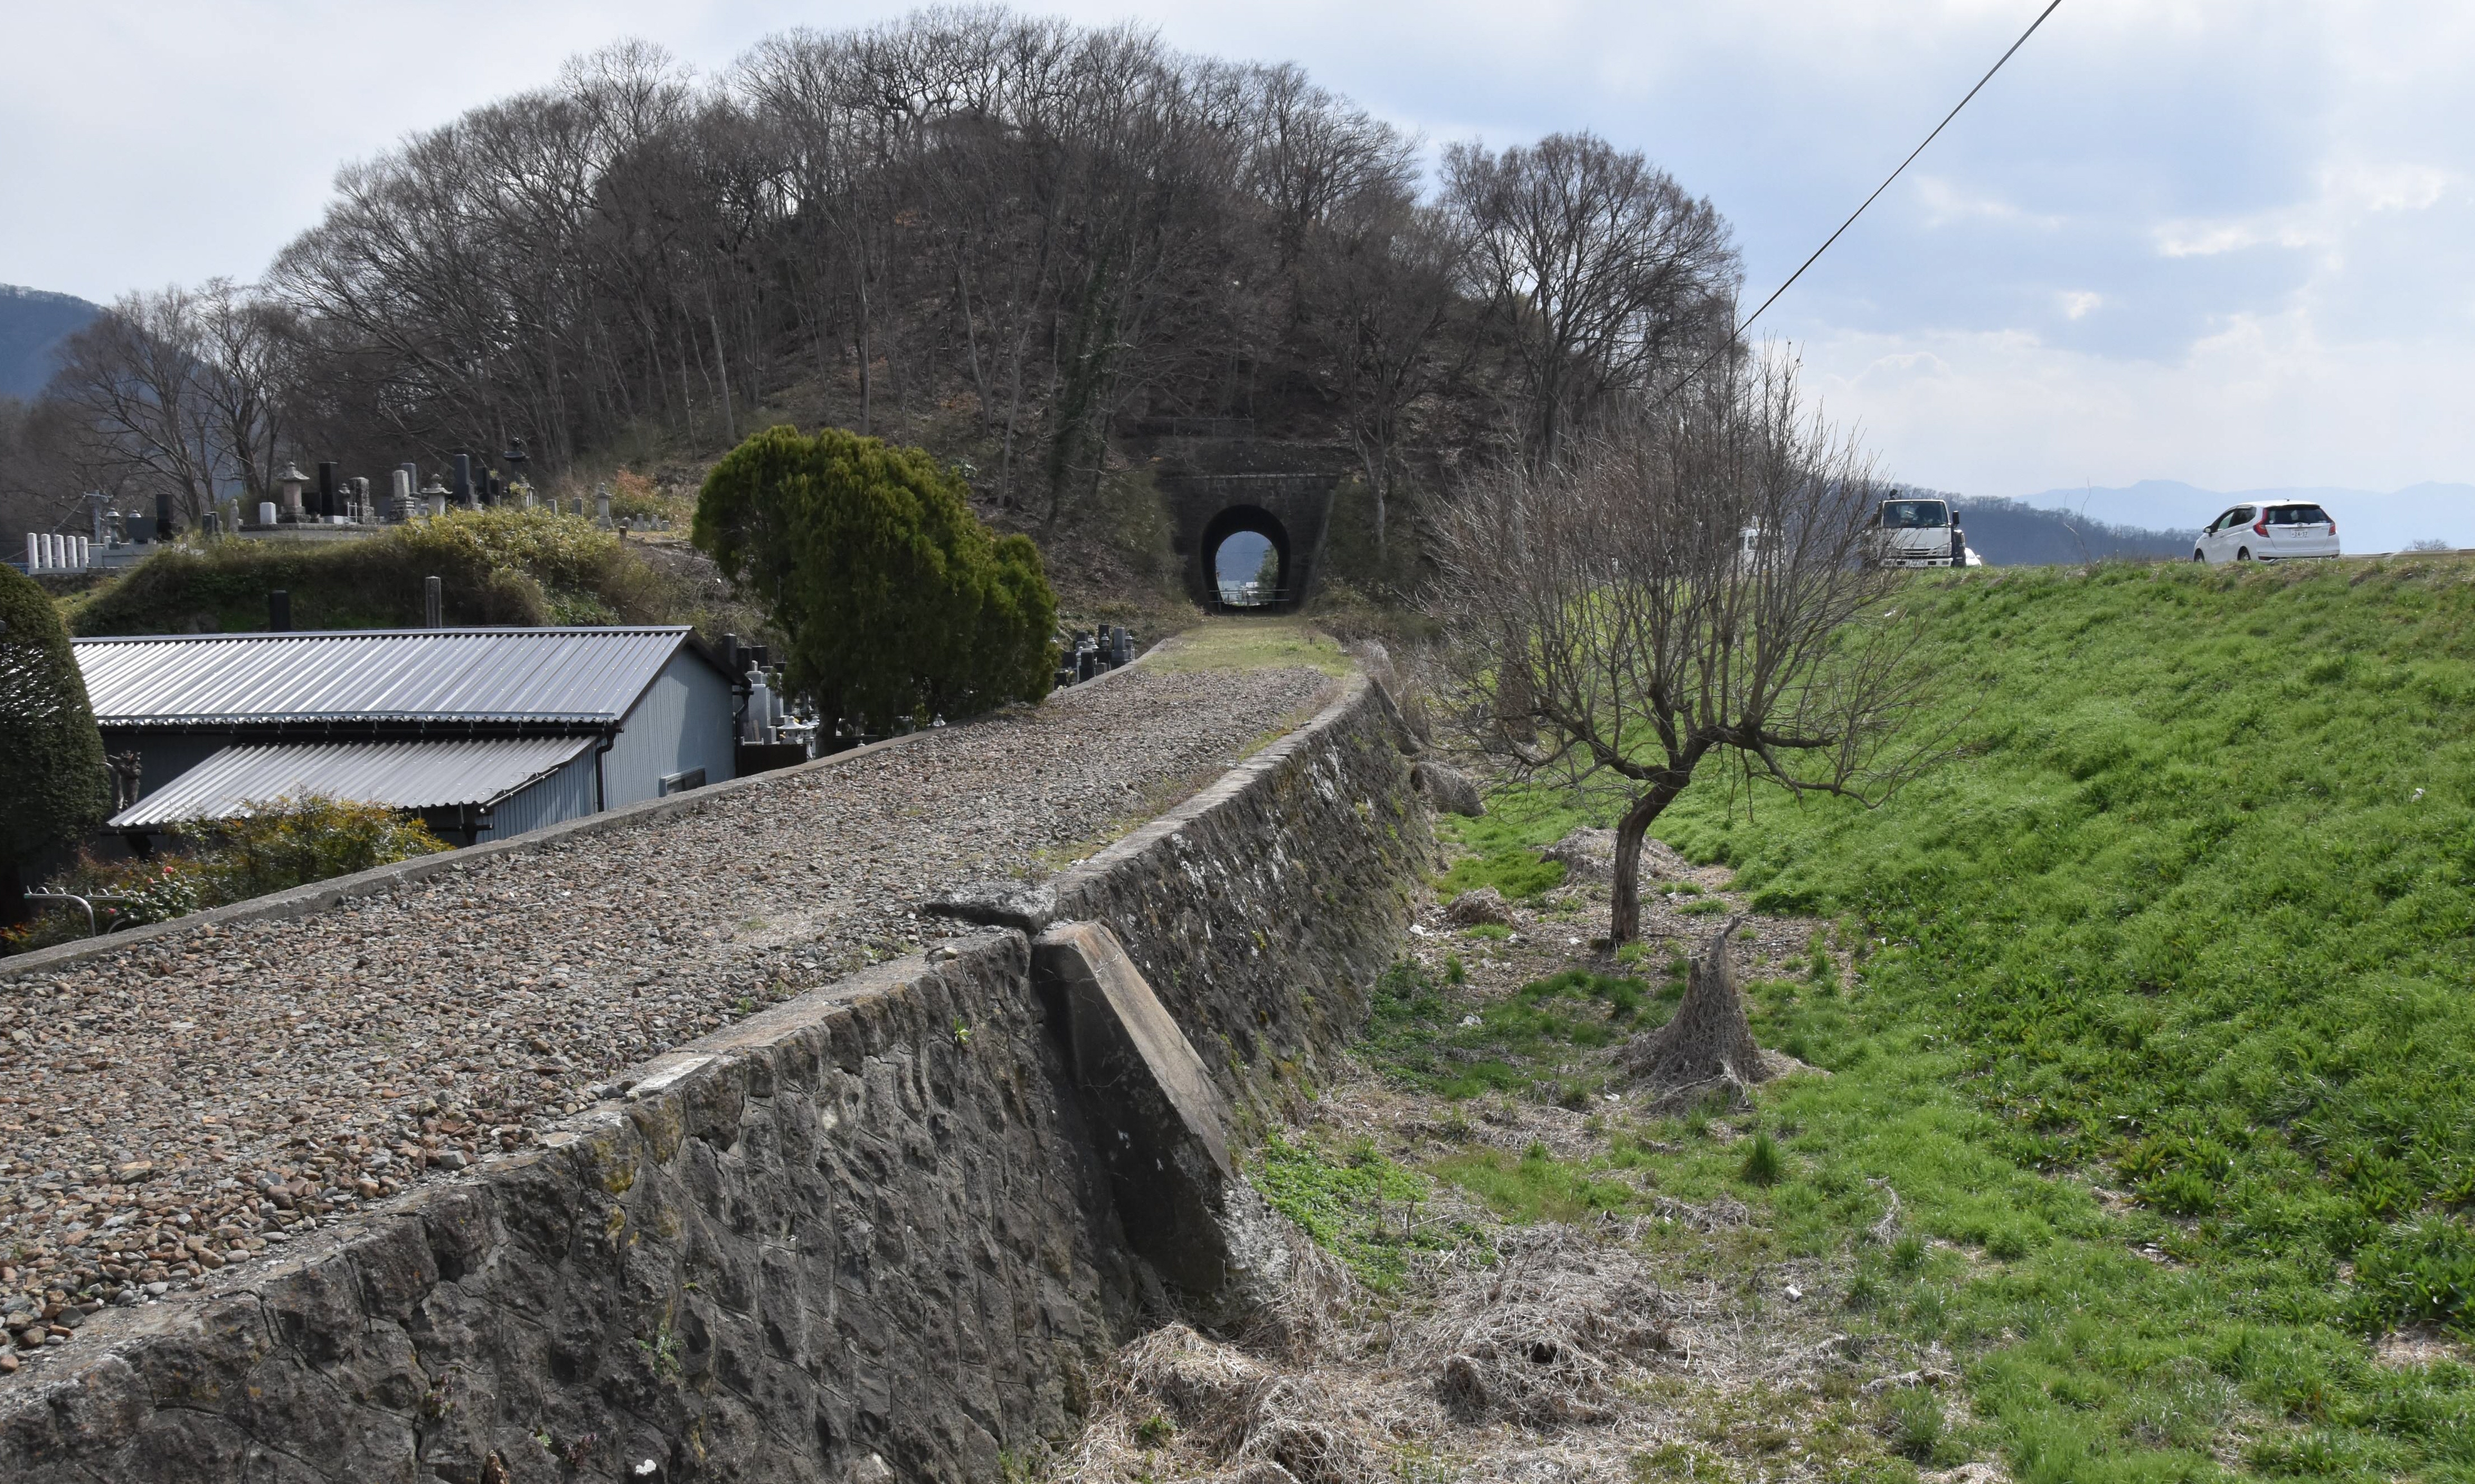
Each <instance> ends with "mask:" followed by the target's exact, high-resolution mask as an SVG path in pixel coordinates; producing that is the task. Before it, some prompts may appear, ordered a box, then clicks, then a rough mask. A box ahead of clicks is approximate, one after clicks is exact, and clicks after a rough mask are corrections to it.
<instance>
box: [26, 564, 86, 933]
mask: <svg viewBox="0 0 2475 1484" xmlns="http://www.w3.org/2000/svg"><path fill="white" fill-rule="evenodd" d="M0 625H5V627H0V872H5V873H6V874H5V876H4V877H0V888H6V890H7V894H8V900H7V901H6V902H5V903H0V916H6V917H9V918H12V919H13V918H14V916H15V915H16V909H17V907H18V901H17V896H18V892H17V887H16V875H15V871H16V867H17V866H18V865H19V864H21V863H23V862H25V861H26V860H28V859H29V858H30V857H33V856H35V855H37V854H39V853H40V852H42V851H45V850H49V849H51V848H53V847H54V846H57V845H61V844H64V843H66V842H68V841H70V840H73V839H76V838H77V837H78V836H80V835H81V834H83V833H85V832H86V831H87V830H90V829H92V828H93V827H94V826H96V825H98V824H100V823H102V822H103V819H104V815H105V814H106V813H107V808H108V806H109V804H110V797H111V789H110V782H109V780H108V779H107V777H106V775H105V773H104V767H103V737H102V734H100V733H98V732H97V731H96V730H95V726H94V711H93V708H92V707H91V706H89V705H88V704H87V702H86V677H85V676H84V675H83V674H82V673H80V672H79V670H78V663H77V654H76V652H75V651H74V650H72V649H71V648H70V647H69V636H68V631H67V630H66V629H65V628H63V627H62V626H61V619H60V613H59V610H57V609H55V608H54V607H53V606H52V599H51V597H50V596H49V595H47V594H46V593H44V591H43V590H42V588H41V587H40V586H38V585H37V583H36V582H35V581H34V580H33V579H32V578H30V577H27V576H24V575H22V574H21V573H19V572H16V571H15V570H13V569H11V568H7V567H0Z"/></svg>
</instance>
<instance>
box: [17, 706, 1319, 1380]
mask: <svg viewBox="0 0 2475 1484" xmlns="http://www.w3.org/2000/svg"><path fill="white" fill-rule="evenodd" d="M1330 684H1331V681H1330V679H1329V677H1327V676H1325V675H1323V674H1321V673H1319V672H1317V671H1315V670H1311V669H1254V670H1223V671H1204V672H1194V673H1159V672H1155V671H1153V670H1151V669H1148V668H1145V669H1136V670H1132V671H1129V672H1127V673H1125V674H1123V675H1121V676H1118V677H1115V678H1114V679H1112V680H1110V681H1109V682H1108V683H1107V684H1105V685H1101V686H1096V687H1093V688H1091V689H1090V690H1076V691H1067V692H1065V693H1060V694H1058V695H1056V696H1054V697H1052V698H1051V699H1050V701H1049V702H1048V703H1047V704H1046V705H1044V706H1042V707H1041V708H1040V709H1038V710H1037V711H1026V712H1022V713H1018V714H1016V715H1012V716H1007V717H1001V718H994V719H992V720H989V721H985V722H982V723H979V724H977V725H973V726H969V727H962V728H956V729H954V730H952V731H947V732H941V733H938V734H935V735H932V736H930V737H926V738H923V739H920V740H919V741H917V742H912V743H910V744H908V745H905V746H902V747H898V748H894V749H892V750H889V751H887V752H884V753H881V754H878V755H876V756H873V757H870V758H868V759H865V760H854V761H853V762H851V763H849V764H846V765H845V766H838V767H829V768H823V769H820V770H817V771H815V772H810V773H806V774H802V775H799V776H797V777H787V778H781V779H777V780H773V781H772V782H769V783H767V784H761V785H757V786H754V787H751V788H747V789H744V790H741V791H737V792H734V793H732V794H730V795H728V796H727V797H726V798H725V799H723V801H721V802H719V803H717V804H715V805H714V806H712V807H711V808H709V809H708V810H707V811H705V812H704V813H701V814H697V815H688V816H684V817H678V818H673V819H669V820H664V821H660V822H657V823H651V824H647V825H643V826H639V827H636V828H632V829H626V830H622V831H619V832H616V833H614V834H610V835H602V836H595V837H589V838H586V839H578V840H576V841H575V842H573V843H569V844H565V845H558V846H552V847H550V848H547V849H544V850H537V851H526V852H518V853H514V854H510V855H505V856H501V857H498V858H496V859H495V860H491V861H486V862H483V863H480V864H477V865H476V866H474V867H473V868H472V869H471V870H469V871H465V872H455V873H450V874H447V875H445V876H442V877H438V878H432V879H431V880H429V881H427V882H423V883H419V884H416V885H413V886H411V887H408V888H404V889H403V890H402V891H401V892H400V893H398V894H395V895H390V896H385V897H380V898H375V899H372V900H370V901H367V902H363V903H359V904H355V906H354V907H351V908H346V909H343V910H338V911H335V912H324V913H320V914H318V915H315V916H310V917H306V918H301V919H297V920H293V921H287V922H254V923H242V924H235V925H233V926H230V927H226V928H222V929H217V928H212V927H203V928H201V929H199V930H198V931H196V932H194V933H188V934H181V935H176V936H174V937H168V938H163V939H159V940H156V941H154V942H149V943H144V944H138V945H134V946H132V947H131V948H130V949H129V950H128V951H127V952H124V953H120V954H115V955H112V956H110V957H108V958H104V959H99V960H91V961H86V962H85V963H83V964H80V965H78V966H76V967H74V968H71V969H68V970H65V971H62V972H60V973H57V974H51V975H40V976H31V977H26V978H16V979H0V1308H5V1309H6V1319H7V1324H8V1326H9V1327H10V1330H11V1333H12V1337H13V1343H14V1346H15V1348H16V1350H15V1352H12V1350H9V1349H8V1348H7V1347H0V1374H5V1373H7V1372H11V1371H14V1370H16V1369H17V1368H18V1366H19V1364H20V1363H21V1356H22V1358H24V1359H27V1360H39V1359H41V1358H43V1357H44V1356H47V1355H49V1354H51V1353H54V1352H56V1351H57V1350H58V1349H59V1348H61V1347H62V1346H65V1345H66V1344H67V1343H68V1341H69V1340H70V1338H71V1337H72V1336H73V1334H74V1331H75V1328H76V1326H78V1324H80V1323H81V1322H82V1321H83V1320H84V1318H85V1317H86V1315H87V1314H91V1313H92V1312H94V1311H95V1310H96V1309H98V1308H100V1307H101V1306H102V1304H104V1303H107V1302H117V1303H124V1304H127V1303H138V1302H148V1301H149V1300H150V1298H153V1297H159V1296H160V1295H162V1294H164V1293H166V1292H169V1291H171V1290H172V1289H174V1288H176V1287H179V1286H184V1285H185V1286H204V1285H205V1283H206V1282H207V1281H208V1277H207V1275H208V1273H209V1272H210V1271H211V1270H214V1269H217V1268H221V1267H224V1266H226V1265H228V1264H230V1263H234V1262H241V1261H245V1260H247V1259H248V1257H250V1256H251V1255H254V1254H257V1253H264V1252H267V1251H268V1250H269V1248H270V1244H280V1243H282V1242H284V1241H287V1240H289V1239H290V1238H291V1236H292V1234H294V1233H296V1232H299V1231H303V1230H306V1229H308V1228H310V1227H312V1226H314V1225H316V1224H318V1223H319V1222H321V1221H324V1220H328V1219H331V1218H332V1217H334V1216H336V1215H338V1214H341V1213H344V1212H349V1211H350V1210H352V1209H353V1208H354V1207H355V1205H357V1204H361V1203H365V1202H370V1201H376V1200H381V1199H384V1198H385V1197H387V1196H391V1195H393V1194H395V1193H397V1192H398V1191H401V1190H402V1189H404V1187H405V1186H407V1185H408V1184H410V1183H412V1182H414V1181H416V1180H420V1179H422V1178H423V1175H424V1173H425V1172H427V1171H438V1170H450V1171H452V1170H456V1169H461V1168H463V1167H464V1166H465V1165H466V1164H468V1163H470V1162H471V1161H472V1160H474V1159H476V1158H478V1157H479V1156H481V1155H483V1154H484V1153H487V1152H489V1151H492V1150H498V1149H514V1148H520V1147H523V1146H524V1145H525V1144H527V1143H528V1142H530V1141H531V1140H532V1139H533V1137H534V1136H535V1135H536V1134H537V1132H538V1131H540V1130H541V1129H542V1128H543V1127H544V1126H545V1125H547V1124H548V1123H550V1122H551V1121H552V1120H555V1119H557V1118H559V1117H562V1116H564V1115H566V1114H568V1113H572V1112H574V1111H576V1109H577V1108H579V1107H581V1106H583V1105H584V1104H587V1103H589V1102H591V1101H592V1100H593V1099H594V1098H595V1097H596V1096H599V1095H608V1094H609V1093H612V1092H615V1091H617V1090H618V1088H617V1087H616V1086H613V1085H610V1084H609V1082H608V1080H609V1079H612V1078H614V1077H616V1076H617V1075H618V1074H620V1073H621V1072H622V1071H623V1070H624V1069H625V1068H626V1067H629V1066H631V1065H634V1064H635V1063H637V1062H640V1061H642V1060H644V1059H645V1058H649V1057H651V1056H654V1055H657V1054H659V1053H660V1052H662V1051H664V1050H667V1049H668V1048H670V1047H672V1046H674V1045H677V1044H679V1043H681V1042H684V1041H689V1040H693V1039H695V1038H696V1037H698V1036H699V1035H702V1034H706V1033H708V1032H710V1031H712V1030H714V1029H715V1028H716V1027H718V1026H721V1025H723V1024H725V1023H726V1022H729V1021H732V1020H735V1019H738V1018H740V1017H741V1016H743V1015H746V1014H748V1013H750V1012H752V1011H754V1010H759V1009H761V1008H763V1007H764V1006H766V1005H769V1004H772V1003H773V1002H775V1001H777V1000H781V999H785V998H788V997H789V996H791V995H794V994H796V993H799V992H801V991H803V990H806V989H809V988H813V987H814V986H816V985H820V984H821V983H824V982H825V981H827V980H830V979H833V978H835V977H837V976H838V975H841V974H843V973H846V972H848V971H849V970H850V969H853V968H856V967H858V966H859V965H861V964H863V963H867V962H871V961H877V960H880V959H884V958H888V957H893V956H896V955H899V954H902V953H906V952H909V951H911V950H913V949H915V948H917V947H918V946H919V944H920V943H921V942H922V941H923V940H925V939H926V938H928V937H939V936H944V935H945V934H947V933H948V932H951V931H957V930H955V929H952V928H950V927H949V926H948V925H947V924H945V923H943V921H942V920H939V919H930V920H927V921H922V920H919V919H918V918H916V917H915V916H914V915H913V913H912V909H913V908H914V906H915V905H916V904H917V903H919V901H920V900H921V899H922V898H923V897H926V896H928V895H931V894H933V893H934V892H935V891H937V890H938V889H940V888H944V887H948V886H952V885H955V884H958V883H960V882H963V881H967V880H970V879H973V878H979V877H988V876H1006V875H1017V874H1023V873H1026V872H1035V873H1036V872H1039V871H1040V870H1041V869H1042V867H1044V866H1047V865H1056V864H1065V863H1066V861H1069V860H1072V859H1075V858H1079V857H1080V856H1082V855H1086V854H1089V853H1090V850H1091V849H1093V848H1096V847H1097V845H1098V844H1099V843H1100V842H1102V841H1104V840H1105V839H1110V838H1114V836H1115V835H1116V834H1118V833H1121V832H1122V830H1123V829H1124V828H1126V827H1128V826H1130V825H1132V824H1134V823H1136V822H1139V820H1141V819H1143V818H1148V817H1150V816H1152V815H1156V814H1158V813H1160V812H1162V811H1163V810H1164V809H1165V808H1166V807H1167V806H1168V805H1169V804H1171V803H1173V802H1174V801H1175V800H1176V799H1177V798H1180V797H1183V796H1184V795H1185V794H1186V793H1187V792H1188V791H1191V790H1192V789H1193V788H1194V787H1196V786H1198V785H1199V784H1200V783H1202V782H1206V781H1208V780H1209V779H1210V777H1212V776H1214V775H1216V774H1217V773H1218V772H1219V771H1220V770H1221V769H1223V768H1224V767H1226V766H1228V765H1229V764H1230V763H1231V762H1233V761H1235V760H1236V759H1237V756H1238V754H1239V753H1240V752H1241V751H1242V750H1245V749H1248V748H1249V747H1250V746H1251V744H1252V743H1254V742H1257V741H1258V740H1261V739H1262V738H1263V737H1264V736H1265V734H1266V733H1267V732H1268V731H1271V730H1273V729H1276V728H1281V727H1283V726H1285V725H1287V724H1291V723H1293V722H1295V721H1296V720H1298V719H1301V718H1302V715H1303V714H1304V713H1306V712H1307V711H1309V710H1310V709H1311V707H1312V706H1313V705H1314V704H1316V702H1317V700H1318V698H1319V695H1320V693H1322V692H1324V690H1325V689H1326V688H1327V687H1328V686H1329V685H1330Z"/></svg>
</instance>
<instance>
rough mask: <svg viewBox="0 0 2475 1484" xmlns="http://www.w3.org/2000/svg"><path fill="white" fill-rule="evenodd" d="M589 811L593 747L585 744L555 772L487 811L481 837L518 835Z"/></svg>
mask: <svg viewBox="0 0 2475 1484" xmlns="http://www.w3.org/2000/svg"><path fill="white" fill-rule="evenodd" d="M591 813H593V748H592V747H587V748H585V749H584V750H583V751H582V752H579V753H577V754H576V758H575V759H574V761H572V762H570V763H568V764H567V765H566V766H563V767H561V768H560V769H559V770H558V771H557V772H554V773H552V774H551V775H550V776H549V777H547V778H544V779H542V780H541V781H540V782H539V783H536V784H533V785H531V786H529V787H527V788H526V789H525V790H524V791H521V792H519V793H517V794H516V795H515V796H514V797H512V798H510V799H508V800H507V801H506V802H505V803H503V804H501V805H500V806H499V807H498V808H496V809H494V810H492V811H490V827H489V828H488V829H487V830H484V831H483V832H482V834H481V839H506V838H507V837H508V836H510V835H522V834H523V833H525V832H526V831H527V830H538V829H540V828H541V827H542V826H544V825H549V824H556V823H558V822H559V821H561V820H563V819H574V818H577V817H579V816H581V815H589V814H591Z"/></svg>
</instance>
